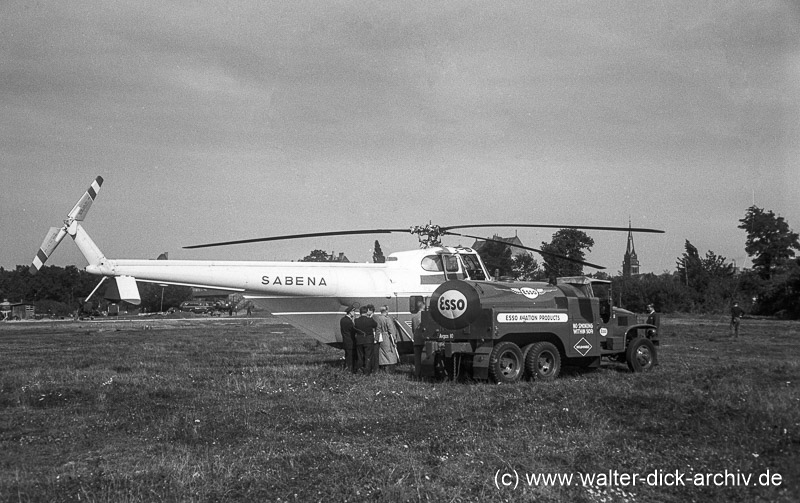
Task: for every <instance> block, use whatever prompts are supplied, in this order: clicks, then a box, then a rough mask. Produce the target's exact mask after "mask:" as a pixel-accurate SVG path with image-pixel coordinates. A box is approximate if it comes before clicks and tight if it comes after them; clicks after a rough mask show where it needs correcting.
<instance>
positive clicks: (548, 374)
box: [525, 342, 561, 381]
mask: <svg viewBox="0 0 800 503" xmlns="http://www.w3.org/2000/svg"><path fill="white" fill-rule="evenodd" d="M525 370H526V371H527V372H528V375H529V376H531V379H533V380H534V381H552V380H553V379H555V378H556V377H558V374H559V372H561V354H560V353H559V352H558V348H556V347H555V346H554V345H553V344H551V343H549V342H537V343H536V344H534V345H533V346H532V347H531V349H530V351H528V355H527V356H526V358H525Z"/></svg>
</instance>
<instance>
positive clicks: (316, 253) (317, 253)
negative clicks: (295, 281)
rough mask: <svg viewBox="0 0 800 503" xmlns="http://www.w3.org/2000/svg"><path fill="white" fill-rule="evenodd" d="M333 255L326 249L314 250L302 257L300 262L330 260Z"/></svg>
mask: <svg viewBox="0 0 800 503" xmlns="http://www.w3.org/2000/svg"><path fill="white" fill-rule="evenodd" d="M330 261H331V255H330V254H329V253H328V252H326V251H325V250H312V251H311V253H309V254H308V255H306V256H305V257H303V258H302V259H300V262H330Z"/></svg>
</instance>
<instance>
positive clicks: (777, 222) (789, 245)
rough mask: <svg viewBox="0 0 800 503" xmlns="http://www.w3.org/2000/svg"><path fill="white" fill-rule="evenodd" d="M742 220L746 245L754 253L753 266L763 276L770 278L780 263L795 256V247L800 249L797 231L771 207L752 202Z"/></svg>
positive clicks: (740, 226)
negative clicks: (766, 209)
mask: <svg viewBox="0 0 800 503" xmlns="http://www.w3.org/2000/svg"><path fill="white" fill-rule="evenodd" d="M739 222H740V225H739V228H740V229H744V231H745V232H746V233H747V241H745V247H744V249H745V251H746V252H747V255H748V256H750V257H754V258H753V269H754V270H755V271H756V272H758V274H759V276H761V277H762V278H764V279H770V278H771V277H772V275H773V274H774V273H775V271H776V269H777V268H778V267H780V266H781V265H782V264H784V263H785V262H786V261H787V260H788V259H790V258H792V257H794V250H800V242H799V241H798V234H797V233H796V232H792V230H791V229H790V228H789V224H788V223H787V222H786V220H784V219H783V217H778V216H776V215H775V213H773V212H772V210H769V211H764V209H762V208H759V207H758V206H755V205H754V206H751V207H749V208H747V213H746V214H745V216H744V218H743V219H741V220H739Z"/></svg>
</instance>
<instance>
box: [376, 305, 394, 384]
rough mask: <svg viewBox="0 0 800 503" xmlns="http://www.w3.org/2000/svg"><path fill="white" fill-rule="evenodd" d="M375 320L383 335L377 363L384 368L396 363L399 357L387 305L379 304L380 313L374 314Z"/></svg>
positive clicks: (392, 323)
mask: <svg viewBox="0 0 800 503" xmlns="http://www.w3.org/2000/svg"><path fill="white" fill-rule="evenodd" d="M375 321H377V322H378V330H379V331H380V333H381V334H382V337H383V339H382V340H381V344H380V346H379V347H380V350H379V354H378V365H379V368H380V369H382V370H386V369H387V368H388V366H389V365H396V364H397V361H398V359H399V355H398V353H397V343H396V342H395V329H394V322H393V321H392V319H391V318H390V317H389V306H381V313H380V314H379V315H377V316H375Z"/></svg>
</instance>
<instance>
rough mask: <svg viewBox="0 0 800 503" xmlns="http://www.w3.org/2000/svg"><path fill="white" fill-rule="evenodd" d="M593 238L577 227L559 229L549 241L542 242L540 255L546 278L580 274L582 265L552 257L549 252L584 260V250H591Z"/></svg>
mask: <svg viewBox="0 0 800 503" xmlns="http://www.w3.org/2000/svg"><path fill="white" fill-rule="evenodd" d="M592 246H594V239H592V238H591V237H589V235H588V234H586V233H585V232H583V231H581V230H578V229H559V230H557V231H556V232H555V234H553V240H552V241H550V242H549V243H545V242H542V252H544V253H542V257H543V260H544V271H545V274H546V275H547V277H548V278H555V277H558V276H580V275H581V274H583V265H581V264H579V263H576V262H570V261H569V260H564V259H562V258H558V257H554V256H553V255H550V254H548V252H549V253H556V254H558V255H562V256H564V257H569V258H571V259H573V260H584V258H585V256H586V254H585V252H584V250H585V251H591V250H592Z"/></svg>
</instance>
